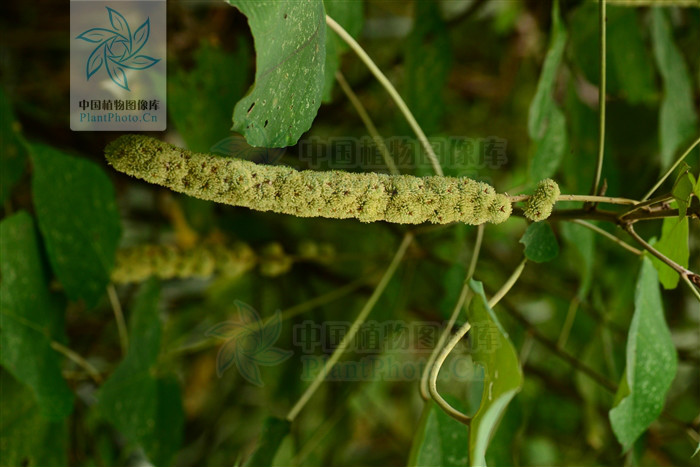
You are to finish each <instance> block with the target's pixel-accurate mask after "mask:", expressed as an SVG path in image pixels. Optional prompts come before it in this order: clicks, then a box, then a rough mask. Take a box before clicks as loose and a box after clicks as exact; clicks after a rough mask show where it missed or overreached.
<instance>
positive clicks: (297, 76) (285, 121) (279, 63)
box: [227, 0, 326, 148]
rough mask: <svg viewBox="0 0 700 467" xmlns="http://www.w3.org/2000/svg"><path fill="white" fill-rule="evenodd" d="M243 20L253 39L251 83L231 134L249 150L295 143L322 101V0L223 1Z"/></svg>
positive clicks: (323, 45) (324, 58)
mask: <svg viewBox="0 0 700 467" xmlns="http://www.w3.org/2000/svg"><path fill="white" fill-rule="evenodd" d="M227 2H228V3H230V4H231V5H233V6H235V7H237V8H238V9H239V10H241V12H242V13H243V14H244V15H246V16H247V17H248V24H249V25H250V29H251V31H252V33H253V38H254V39H255V52H256V64H257V69H256V71H255V84H254V85H253V88H252V90H251V91H250V93H249V94H248V95H246V96H245V97H244V98H243V99H241V100H240V101H238V103H237V104H236V107H235V109H234V111H233V127H232V129H233V130H234V131H237V132H239V133H241V134H243V135H244V136H245V138H246V140H247V141H248V143H249V144H250V145H251V146H265V147H276V148H277V147H285V146H291V145H293V144H295V143H296V142H297V141H298V140H299V138H300V137H301V135H302V134H303V133H304V132H305V131H307V130H308V129H309V128H311V123H312V122H313V120H314V118H315V117H316V113H317V112H318V108H319V107H320V106H321V98H322V97H323V86H324V73H325V70H324V68H325V66H324V64H325V61H326V23H325V16H326V15H325V12H324V9H323V2H322V0H312V1H307V2H260V1H253V0H227Z"/></svg>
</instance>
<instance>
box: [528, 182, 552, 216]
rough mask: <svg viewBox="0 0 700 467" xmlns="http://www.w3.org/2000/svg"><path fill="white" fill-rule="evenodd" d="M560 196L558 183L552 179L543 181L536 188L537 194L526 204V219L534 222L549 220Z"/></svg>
mask: <svg viewBox="0 0 700 467" xmlns="http://www.w3.org/2000/svg"><path fill="white" fill-rule="evenodd" d="M560 194H561V192H560V190H559V185H557V182H555V181H554V180H552V179H551V178H546V179H544V180H541V181H540V182H539V183H538V184H537V188H535V193H533V195H532V196H531V197H530V198H529V199H528V200H527V202H526V203H525V217H527V218H528V219H530V220H531V221H533V222H538V221H543V220H545V219H547V218H548V217H549V215H550V214H552V209H554V205H555V204H556V202H557V198H558V197H559V195H560Z"/></svg>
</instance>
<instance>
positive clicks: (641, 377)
mask: <svg viewBox="0 0 700 467" xmlns="http://www.w3.org/2000/svg"><path fill="white" fill-rule="evenodd" d="M657 280H658V279H657V275H656V270H655V269H654V266H653V265H652V263H651V261H650V260H649V259H648V258H644V259H643V260H642V267H641V271H640V273H639V278H638V279H637V289H636V291H635V296H634V315H633V317H632V323H631V324H630V329H629V335H628V337H627V358H626V360H627V364H626V368H625V375H624V376H623V379H622V382H621V383H620V389H619V390H618V394H617V397H616V404H615V406H614V407H613V408H612V409H611V410H610V423H611V425H612V429H613V432H614V433H615V436H616V437H617V439H618V441H619V442H620V444H622V446H623V449H624V450H625V451H627V450H628V449H629V448H630V447H631V446H632V444H633V443H634V441H635V440H636V439H637V438H638V437H639V436H640V435H641V434H642V433H643V432H644V431H645V430H646V429H647V427H648V426H649V424H650V423H651V422H653V421H654V420H656V418H657V417H658V416H659V414H660V413H661V411H662V409H663V407H664V401H665V399H666V392H667V391H668V389H669V388H670V387H671V383H672V382H673V378H674V377H675V375H676V365H677V356H676V349H675V347H674V345H673V341H672V340H671V332H670V331H669V329H668V325H667V324H666V320H665V318H664V309H663V303H662V301H661V292H660V290H659V285H658V283H657Z"/></svg>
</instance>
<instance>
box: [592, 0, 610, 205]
mask: <svg viewBox="0 0 700 467" xmlns="http://www.w3.org/2000/svg"><path fill="white" fill-rule="evenodd" d="M598 6H599V27H600V87H599V88H598V162H597V164H596V172H595V179H594V180H593V188H592V189H591V195H597V194H598V186H599V185H600V177H601V174H602V172H603V158H604V157H605V95H606V89H605V87H606V86H605V67H606V59H605V53H606V51H605V48H606V47H605V42H606V38H605V36H606V33H605V30H606V27H605V26H606V24H605V23H606V22H607V17H606V12H605V0H600V1H599V2H598Z"/></svg>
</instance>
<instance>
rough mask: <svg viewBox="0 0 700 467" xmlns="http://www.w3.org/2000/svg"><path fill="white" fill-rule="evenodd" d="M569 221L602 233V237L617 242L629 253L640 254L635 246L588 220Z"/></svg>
mask: <svg viewBox="0 0 700 467" xmlns="http://www.w3.org/2000/svg"><path fill="white" fill-rule="evenodd" d="M571 222H573V223H574V224H578V225H582V226H583V227H585V228H587V229H590V230H592V231H593V232H595V233H597V234H600V235H602V236H603V237H605V238H607V239H608V240H611V241H613V242H615V243H617V244H618V245H620V246H621V247H622V248H624V249H625V250H627V251H629V252H631V253H634V254H635V255H637V256H639V255H641V254H642V251H641V250H638V249H637V248H635V247H633V246H632V245H629V244H627V243H625V242H623V241H622V240H620V239H619V238H617V237H616V236H614V235H613V234H611V233H610V232H606V231H605V230H603V229H601V228H600V227H598V226H597V225H595V224H591V223H590V222H586V221H583V220H581V219H573V220H572V221H571Z"/></svg>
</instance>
